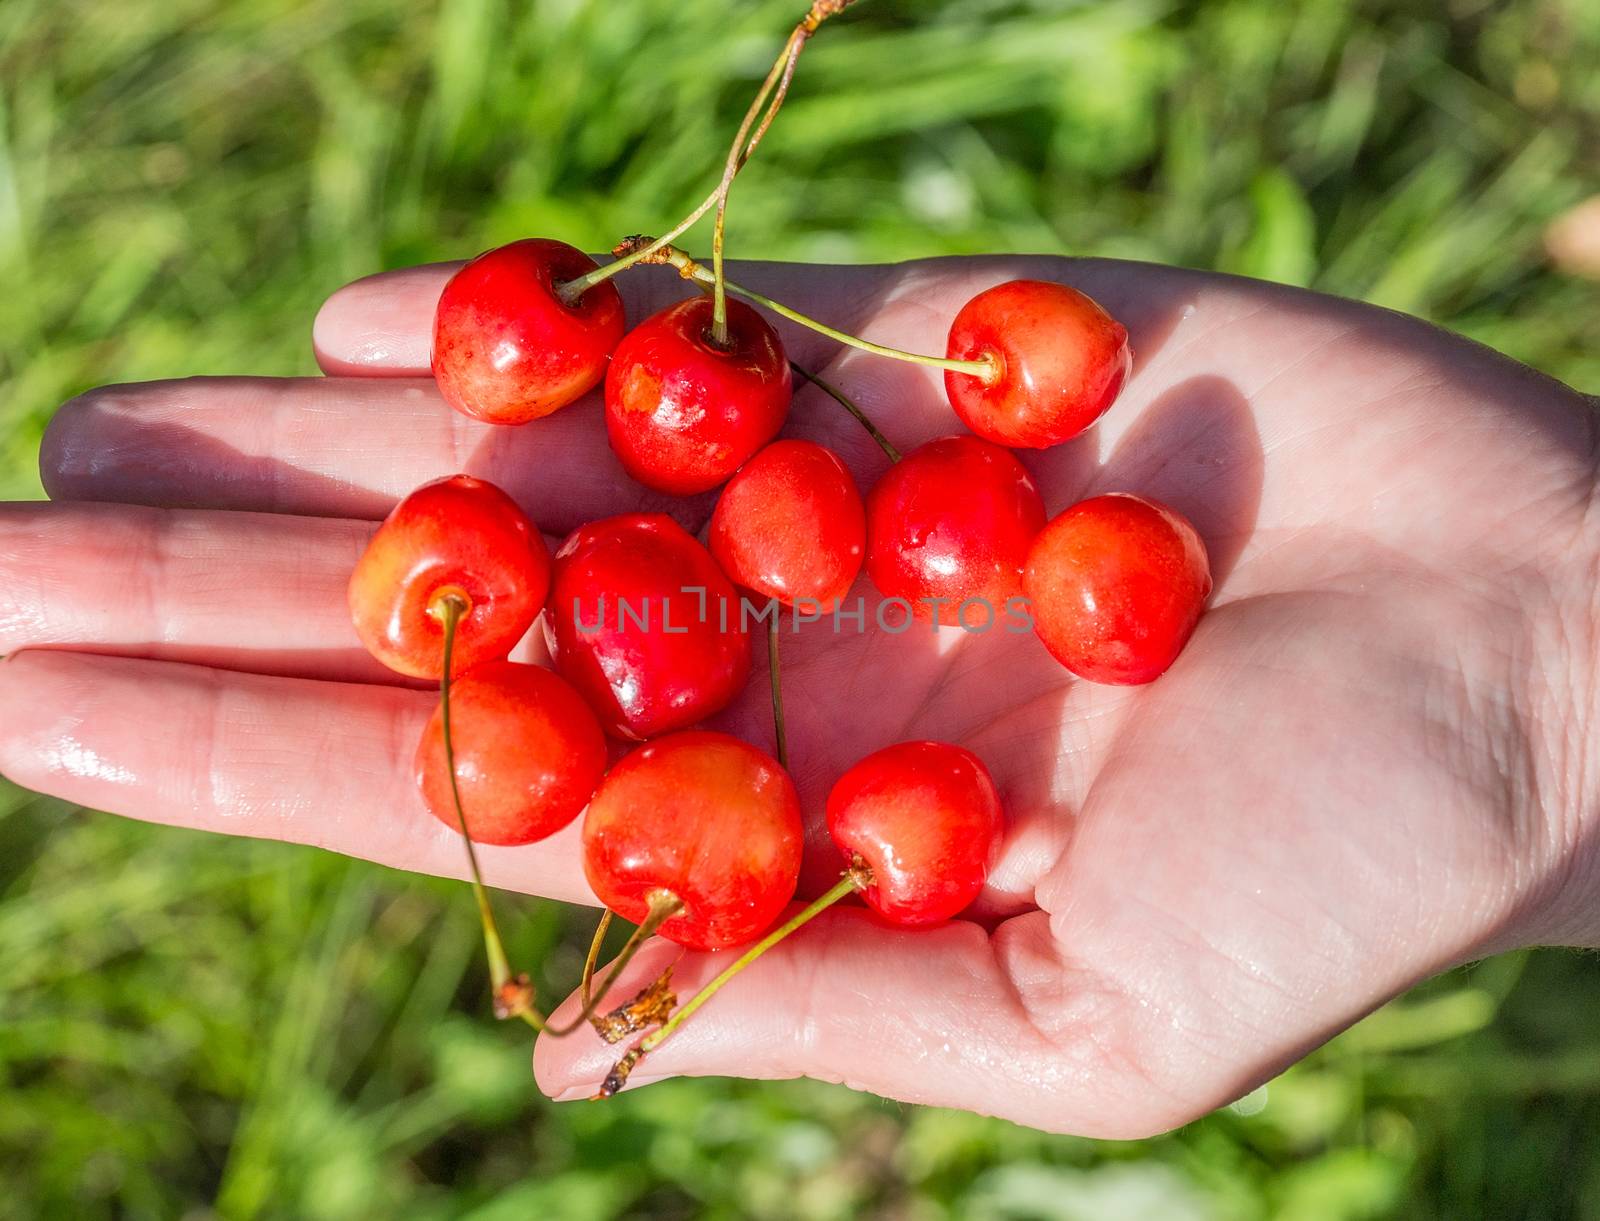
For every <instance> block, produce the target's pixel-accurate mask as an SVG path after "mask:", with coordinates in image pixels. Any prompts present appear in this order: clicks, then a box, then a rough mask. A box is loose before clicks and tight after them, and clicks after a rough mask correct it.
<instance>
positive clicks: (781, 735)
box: [767, 606, 789, 771]
mask: <svg viewBox="0 0 1600 1221" xmlns="http://www.w3.org/2000/svg"><path fill="white" fill-rule="evenodd" d="M782 620H783V608H782V607H781V606H780V607H779V608H778V609H777V610H775V611H773V612H772V622H770V623H769V624H767V677H768V681H769V682H770V683H771V685H772V736H773V738H774V739H775V740H776V742H777V747H778V762H779V763H780V764H782V765H783V769H784V770H785V771H788V770H789V735H788V733H787V731H786V730H785V729H784V725H783V679H782V677H781V676H780V675H779V673H778V670H779V666H778V637H779V635H781V634H782V631H783V627H782Z"/></svg>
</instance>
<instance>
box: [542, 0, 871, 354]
mask: <svg viewBox="0 0 1600 1221" xmlns="http://www.w3.org/2000/svg"><path fill="white" fill-rule="evenodd" d="M855 2H856V0H813V3H812V5H811V11H810V12H808V13H807V14H806V16H805V19H804V20H803V21H801V23H800V24H799V25H798V26H796V27H795V30H794V32H793V33H791V34H790V35H789V37H788V39H787V40H786V41H785V42H784V44H783V52H782V53H781V54H780V55H779V56H778V58H777V60H775V61H774V63H773V65H772V70H771V71H770V72H768V73H767V76H766V79H765V80H764V81H762V84H761V89H760V90H759V92H757V94H756V97H755V100H754V101H753V102H751V103H750V107H749V109H748V110H747V111H746V112H745V117H744V121H743V122H742V123H741V124H740V125H739V134H738V135H737V136H735V137H734V141H733V144H732V146H731V147H730V148H729V149H728V160H727V162H726V164H724V166H723V169H722V181H720V182H719V183H717V186H716V189H715V190H713V191H712V192H711V194H709V195H707V196H706V197H705V198H704V199H703V200H701V201H700V203H699V204H698V205H696V207H695V209H694V211H692V212H690V213H689V215H688V216H686V217H684V218H683V219H682V220H680V221H679V222H678V223H677V224H676V225H674V226H672V228H671V229H669V230H667V232H666V233H664V234H662V236H660V237H658V238H656V239H655V241H654V242H652V243H651V244H650V245H648V246H645V247H642V248H640V249H637V250H630V251H629V252H628V253H626V254H624V255H621V256H620V257H618V258H616V259H614V260H613V261H612V262H610V263H607V264H605V266H603V267H596V268H595V269H594V270H593V271H591V272H589V273H588V274H586V275H582V276H579V277H578V278H577V279H575V280H568V281H567V282H566V283H565V284H558V285H557V286H556V295H557V296H559V297H560V298H561V300H562V301H563V302H565V303H566V305H567V306H568V308H576V307H577V304H578V302H579V301H580V300H581V299H582V298H583V294H584V293H586V292H588V291H589V290H590V289H591V288H593V287H594V286H595V285H596V284H600V283H602V282H604V281H606V280H609V279H610V278H611V277H612V276H614V275H616V274H617V273H618V272H621V271H626V270H627V269H628V268H630V267H632V266H634V265H635V264H637V263H642V262H645V261H646V260H647V259H649V258H650V256H651V255H653V254H655V253H657V252H658V251H660V250H662V249H664V248H665V247H666V246H667V245H669V244H670V243H671V242H673V241H675V240H676V239H678V238H679V237H682V236H683V235H684V234H685V233H687V232H688V231H689V230H690V229H691V228H693V227H694V225H695V222H697V221H698V220H699V219H700V218H701V217H702V216H704V215H705V214H706V213H707V212H709V211H711V209H712V208H716V209H717V227H716V237H715V239H714V241H713V254H714V257H715V258H716V259H717V260H718V266H719V267H720V266H721V258H722V229H723V217H724V214H725V213H726V212H727V207H728V189H729V188H730V187H731V186H732V185H733V179H734V178H735V177H736V176H737V175H738V173H739V171H740V170H742V169H743V168H744V166H745V163H746V162H748V161H749V160H750V158H751V156H752V155H753V154H754V153H755V151H756V147H757V146H758V145H759V144H760V143H761V141H762V139H763V138H764V137H765V136H766V134H767V130H768V129H769V128H770V127H771V126H772V120H773V119H775V118H776V117H777V115H778V109H779V107H781V106H782V105H783V100H784V98H785V97H786V96H787V95H788V92H789V83H790V81H792V80H793V79H794V69H795V64H796V62H797V61H798V60H799V58H800V51H801V50H802V49H803V48H804V46H805V44H806V41H807V40H808V39H809V38H810V37H811V35H812V34H814V33H816V31H817V27H818V26H820V25H821V24H822V23H823V22H824V21H826V20H827V19H828V18H829V17H832V16H833V15H834V14H835V13H839V12H842V11H843V10H844V9H846V8H848V7H850V5H852V4H854V3H855ZM774 88H776V89H777V93H776V95H774V94H773V89H774ZM769 97H771V104H770V105H768V106H767V109H766V112H765V113H764V114H763V113H762V111H761V107H762V106H763V104H766V103H767V101H768V98H769ZM758 114H760V115H761V122H760V123H759V124H758V125H757V126H756V128H755V131H754V132H752V131H751V130H750V126H751V124H752V123H753V122H754V121H755V117H756V116H757V115H758ZM747 135H748V137H749V139H748V140H747V139H746V136H747ZM718 319H720V320H721V326H720V329H719V327H718V325H717V320H718ZM712 335H713V337H714V338H715V339H716V341H717V342H718V343H719V344H721V345H724V346H726V344H727V342H728V331H727V298H726V294H725V293H719V294H718V295H717V297H716V298H715V300H714V302H713V306H712Z"/></svg>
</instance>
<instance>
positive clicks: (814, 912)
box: [595, 857, 872, 1098]
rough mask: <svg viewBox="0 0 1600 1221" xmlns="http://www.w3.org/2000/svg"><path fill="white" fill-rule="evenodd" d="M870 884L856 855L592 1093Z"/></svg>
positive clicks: (622, 1077)
mask: <svg viewBox="0 0 1600 1221" xmlns="http://www.w3.org/2000/svg"><path fill="white" fill-rule="evenodd" d="M870 885H872V871H871V870H870V869H868V868H867V866H866V863H865V862H864V861H862V860H861V859H860V858H859V857H858V858H856V860H855V861H853V862H852V863H851V865H850V868H849V869H847V870H845V872H844V876H843V877H841V878H840V879H839V880H838V881H837V882H836V883H834V885H833V887H832V888H831V889H830V890H828V891H827V892H826V893H825V894H822V895H819V896H818V897H817V898H815V899H813V900H812V901H811V902H810V903H808V904H806V906H805V907H803V908H801V909H800V910H799V911H798V912H796V913H795V914H794V915H793V916H792V917H790V918H789V919H788V920H786V921H784V922H783V923H782V924H780V925H779V926H778V927H777V928H775V929H773V930H772V931H771V932H770V933H768V934H767V935H766V936H765V937H763V938H762V939H761V940H760V941H758V942H756V943H755V944H754V945H753V946H751V947H750V948H749V949H748V950H746V951H745V952H744V953H743V954H741V955H739V957H738V958H736V959H735V960H734V961H733V962H731V963H729V964H728V966H727V967H725V968H724V969H723V970H722V972H721V973H720V974H719V975H717V976H716V977H715V978H714V979H712V980H711V981H710V982H709V983H707V984H706V985H705V986H704V987H702V988H701V989H700V991H698V992H696V993H695V994H694V995H693V996H692V997H690V998H689V1000H688V1001H687V1002H686V1003H685V1004H684V1005H683V1006H682V1007H680V1008H679V1009H678V1011H677V1012H676V1013H674V1014H673V1015H672V1016H671V1017H670V1018H668V1019H667V1020H666V1021H665V1022H663V1023H662V1024H661V1025H660V1026H659V1027H658V1028H657V1029H656V1030H655V1031H654V1032H652V1033H651V1034H648V1035H646V1036H645V1037H644V1038H643V1039H641V1040H640V1041H639V1042H638V1043H637V1044H635V1045H634V1047H633V1049H632V1050H631V1051H629V1052H628V1053H627V1054H626V1055H624V1056H623V1057H622V1059H621V1060H619V1061H618V1062H617V1064H616V1065H615V1066H614V1067H613V1068H612V1070H611V1072H610V1073H609V1074H608V1075H607V1076H606V1079H605V1081H604V1082H602V1083H601V1086H600V1092H599V1093H598V1094H597V1095H595V1097H597V1098H609V1097H611V1095H613V1094H615V1093H616V1092H617V1091H618V1090H620V1089H621V1088H622V1087H623V1085H624V1084H625V1083H626V1081H627V1079H628V1074H629V1073H631V1072H632V1071H633V1070H634V1068H635V1067H637V1065H638V1063H639V1061H640V1060H642V1059H644V1058H645V1056H647V1055H649V1054H650V1053H651V1052H652V1051H654V1050H655V1049H656V1048H658V1047H660V1046H661V1045H662V1044H663V1043H665V1042H666V1041H667V1040H668V1039H670V1038H671V1037H672V1035H673V1033H674V1032H675V1031H676V1030H677V1029H678V1027H680V1026H682V1025H683V1024H684V1022H686V1021H688V1020H689V1018H690V1017H691V1016H693V1015H694V1013H695V1011H696V1010H697V1009H699V1008H700V1007H701V1006H702V1005H704V1004H705V1003H706V1002H707V1001H709V1000H710V999H711V998H712V997H713V996H715V995H716V994H717V993H718V992H720V991H721V990H722V989H723V988H724V987H725V986H726V985H727V984H728V983H729V982H730V981H731V980H732V979H733V977H734V976H736V975H738V974H739V972H741V971H743V970H744V969H745V968H746V967H748V966H749V965H750V964H751V963H753V962H754V961H755V960H756V959H758V958H760V957H761V956H762V955H763V954H765V953H766V952H767V951H768V950H770V949H771V948H772V947H773V946H775V945H777V944H778V943H779V942H780V941H782V940H783V939H784V938H786V937H788V936H789V935H790V934H791V933H793V932H795V931H796V930H798V929H800V928H803V927H804V926H805V925H807V924H809V923H811V921H813V920H815V919H816V918H817V917H818V916H820V915H821V914H822V913H823V912H825V911H827V910H828V908H830V907H832V906H833V905H834V904H835V903H837V902H839V900H840V899H842V898H844V897H845V896H846V895H849V894H853V893H855V892H856V891H858V890H865V889H866V888H867V887H868V886H870Z"/></svg>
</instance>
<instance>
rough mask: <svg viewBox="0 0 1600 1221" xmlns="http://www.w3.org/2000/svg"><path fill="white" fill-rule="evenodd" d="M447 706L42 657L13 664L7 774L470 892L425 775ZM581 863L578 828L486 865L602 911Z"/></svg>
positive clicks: (3, 698)
mask: <svg viewBox="0 0 1600 1221" xmlns="http://www.w3.org/2000/svg"><path fill="white" fill-rule="evenodd" d="M433 704H434V697H433V696H431V695H429V694H427V693H425V692H420V691H408V690H405V689H403V688H398V687H381V686H365V685H357V684H345V683H326V682H313V681H309V680H306V679H292V678H271V677H263V676H260V675H246V674H229V673H225V672H222V671H219V670H213V669H208V668H205V667H201V666H189V665H180V664H175V663H172V662H163V661H143V660H133V659H128V658H119V657H95V656H89V655H85V654H79V653H65V652H54V651H29V652H26V653H19V654H16V655H15V656H13V657H11V658H10V659H9V660H7V661H6V662H5V663H4V664H3V665H0V772H3V773H4V774H5V775H6V776H7V777H9V778H10V779H12V780H14V781H15V782H16V783H18V784H21V785H24V786H25V787H27V788H31V789H35V790H37V791H39V792H42V793H48V794H50V795H51V796H54V797H60V798H62V799H64V800H67V801H71V802H76V803H78V804H80V805H84V806H88V807H90V808H93V809H102V810H111V811H114V812H116V813H118V814H123V815H126V816H128V817H130V818H137V819H140V820H142V821H145V822H155V823H163V824H166V825H169V826H183V827H193V828H197V829H200V830H206V831H220V832H223V833H225V834H228V835H245V836H250V837H253V838H261V839H278V840H287V841H289V842H291V843H299V844H311V845H315V846H316V847H319V848H325V849H328V850H329V851H331V852H341V853H344V854H345V855H347V856H354V857H360V858H361V859H363V860H370V861H377V862H378V863H380V864H384V865H390V866H393V867H395V868H397V869H410V870H414V871H417V872H421V873H432V874H438V875H440V876H443V877H462V876H464V875H465V872H466V862H465V855H464V853H463V851H462V847H461V840H460V837H459V836H458V835H457V834H456V833H455V832H453V831H452V830H451V829H450V828H448V827H446V826H445V825H444V824H443V823H442V822H440V821H439V820H438V819H436V818H434V817H433V815H432V814H430V813H429V812H428V811H427V809H426V808H425V807H424V806H423V804H422V799H421V797H420V796H419V794H418V792H417V788H416V784H415V782H414V781H413V779H412V776H411V761H412V756H413V753H414V752H415V750H416V744H417V741H418V739H419V738H420V737H421V734H422V727H423V725H424V723H425V722H426V720H427V718H428V716H429V715H430V714H431V711H432V708H433ZM578 853H579V843H578V827H577V824H576V823H575V824H573V825H572V826H570V827H568V828H567V829H566V830H565V831H562V832H560V833H559V834H557V835H555V836H553V837H552V838H550V839H548V840H545V841H544V842H543V843H539V844H534V845H530V846H528V847H524V848H488V847H485V848H481V849H479V859H480V861H481V862H482V865H483V870H484V876H485V879H486V880H487V881H489V882H490V883H491V884H493V885H497V886H503V887H505V888H507V889H511V890H519V891H526V892H528V893H532V894H543V895H548V896H550V897H552V898H559V899H565V900H569V901H572V902H583V903H592V902H593V899H592V897H591V896H590V892H589V889H588V887H587V885H586V884H585V882H584V880H583V870H582V868H581V866H580V863H579V855H578Z"/></svg>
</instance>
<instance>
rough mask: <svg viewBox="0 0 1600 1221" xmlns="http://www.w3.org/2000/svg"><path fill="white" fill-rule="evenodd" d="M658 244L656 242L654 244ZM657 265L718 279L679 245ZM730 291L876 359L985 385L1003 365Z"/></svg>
mask: <svg viewBox="0 0 1600 1221" xmlns="http://www.w3.org/2000/svg"><path fill="white" fill-rule="evenodd" d="M654 244H655V243H652V245H654ZM653 261H654V262H659V263H670V264H671V265H672V266H674V267H676V268H677V269H678V274H679V275H681V276H682V277H683V278H684V279H685V280H693V281H694V282H695V283H697V284H710V285H712V286H713V287H715V283H716V276H715V275H714V274H713V273H712V272H711V271H710V270H709V269H707V268H706V266H705V265H704V264H703V263H698V262H696V261H695V260H694V259H692V258H690V257H689V256H688V255H687V254H685V253H684V252H683V251H682V250H679V249H678V248H677V247H676V246H656V250H655V252H654V258H653ZM724 283H725V284H726V285H727V286H728V291H729V292H734V293H738V294H739V295H740V296H741V297H744V298H745V299H747V300H750V301H754V302H755V303H756V304H757V305H760V306H765V307H766V308H767V309H769V310H771V311H772V312H773V313H774V314H777V315H779V316H780V317H783V318H787V319H788V320H789V321H790V322H797V323H799V324H800V325H801V326H803V327H807V328H809V329H810V330H813V331H816V332H817V333H818V334H819V335H826V336H827V337H828V338H829V339H832V340H834V341H836V342H838V343H842V344H845V345H846V346H847V347H852V348H859V349H860V350H861V351H863V352H870V353H872V354H873V355H874V356H883V357H887V358H888V359H889V360H898V361H902V362H904V363H906V364H911V365H923V366H926V367H927V368H930V369H944V370H945V371H946V372H949V373H966V374H970V375H971V376H973V377H977V378H981V379H983V380H984V381H985V382H989V381H993V380H994V378H995V377H997V376H998V375H999V372H1000V366H999V364H998V363H997V362H996V361H994V360H992V359H990V358H988V357H985V358H984V359H982V360H952V359H949V358H948V357H944V356H924V355H922V354H921V353H919V352H906V351H903V350H902V349H900V348H891V347H887V346H885V345H884V344H881V343H873V342H872V341H871V340H870V339H862V338H861V337H860V336H857V335H851V334H849V333H848V332H846V331H841V330H838V329H836V328H835V327H831V326H829V325H828V324H827V323H826V322H818V321H817V320H816V319H815V318H811V317H808V316H807V315H805V314H802V313H801V312H800V311H799V310H797V309H791V308H790V307H789V306H787V305H784V304H783V303H782V302H781V301H774V300H773V299H772V298H771V297H766V296H763V295H762V294H760V293H758V292H756V291H755V290H754V289H750V288H743V287H741V286H739V285H738V284H735V283H734V282H733V281H732V280H724Z"/></svg>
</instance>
